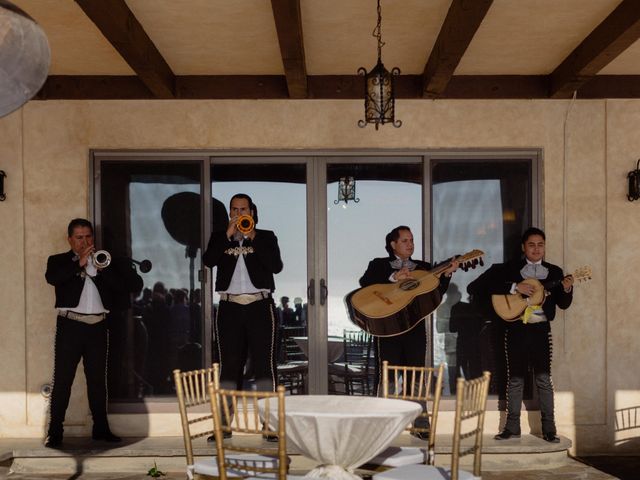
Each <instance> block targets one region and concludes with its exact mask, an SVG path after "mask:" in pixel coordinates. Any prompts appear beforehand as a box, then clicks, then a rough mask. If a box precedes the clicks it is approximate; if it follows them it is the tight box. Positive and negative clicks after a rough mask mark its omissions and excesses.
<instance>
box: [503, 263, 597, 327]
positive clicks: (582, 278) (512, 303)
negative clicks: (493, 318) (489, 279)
mask: <svg viewBox="0 0 640 480" xmlns="http://www.w3.org/2000/svg"><path fill="white" fill-rule="evenodd" d="M591 275H592V272H591V267H589V266H584V267H581V268H578V269H577V270H576V271H575V272H573V273H572V274H571V276H572V277H573V279H574V285H577V284H578V283H581V282H586V281H587V280H591ZM523 282H524V283H526V284H528V285H531V286H532V287H533V288H534V291H533V293H532V294H531V296H529V297H526V296H524V295H522V294H521V293H507V294H504V295H491V303H492V305H493V309H494V311H495V312H496V313H497V314H498V316H499V317H500V318H502V319H503V320H506V321H507V322H515V321H516V320H520V319H521V317H522V313H523V312H524V311H525V309H526V308H527V307H528V306H530V305H542V303H543V302H544V299H545V297H546V291H547V290H550V289H552V288H553V287H555V286H557V285H559V284H560V283H561V282H562V280H554V281H551V282H544V283H540V281H539V280H536V279H535V278H528V279H526V280H523Z"/></svg>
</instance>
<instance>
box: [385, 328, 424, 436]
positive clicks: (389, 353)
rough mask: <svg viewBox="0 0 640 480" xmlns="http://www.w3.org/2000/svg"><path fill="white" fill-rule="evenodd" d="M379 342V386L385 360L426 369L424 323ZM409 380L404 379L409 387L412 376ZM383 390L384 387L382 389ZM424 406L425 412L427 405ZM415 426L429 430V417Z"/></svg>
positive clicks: (415, 423) (415, 422) (419, 418)
mask: <svg viewBox="0 0 640 480" xmlns="http://www.w3.org/2000/svg"><path fill="white" fill-rule="evenodd" d="M377 340H378V358H379V359H380V360H379V369H380V373H379V374H378V378H379V381H378V385H380V386H381V385H382V362H384V361H385V360H386V361H387V362H389V365H402V366H408V367H424V366H425V362H426V356H427V332H426V331H425V324H424V322H420V323H418V325H416V326H415V327H413V328H412V329H411V330H409V331H408V332H405V333H403V334H401V335H396V336H394V337H377ZM407 376H408V377H409V378H404V379H402V381H403V382H406V383H407V385H411V383H412V382H413V378H412V376H411V374H408V375H407ZM380 388H382V387H380ZM421 405H422V409H423V411H425V410H426V405H423V404H422V403H421ZM414 426H416V427H424V428H427V427H428V426H429V419H428V418H427V417H418V418H417V419H416V420H415V421H414Z"/></svg>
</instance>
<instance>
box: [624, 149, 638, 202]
mask: <svg viewBox="0 0 640 480" xmlns="http://www.w3.org/2000/svg"><path fill="white" fill-rule="evenodd" d="M627 179H628V180H629V192H628V193H627V200H629V201H630V202H633V201H634V200H638V199H640V159H638V162H637V163H636V169H635V170H631V171H630V172H629V174H628V175H627Z"/></svg>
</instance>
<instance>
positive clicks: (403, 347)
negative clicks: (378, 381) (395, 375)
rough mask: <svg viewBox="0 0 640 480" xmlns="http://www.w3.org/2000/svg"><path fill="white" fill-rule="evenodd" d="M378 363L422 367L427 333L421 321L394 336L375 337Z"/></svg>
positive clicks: (425, 351)
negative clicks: (385, 362) (384, 362)
mask: <svg viewBox="0 0 640 480" xmlns="http://www.w3.org/2000/svg"><path fill="white" fill-rule="evenodd" d="M377 339H378V358H379V359H380V365H382V362H383V361H385V360H386V361H388V362H389V365H403V366H404V365H406V366H409V367H424V365H425V361H426V355H427V333H426V331H425V326H424V323H423V322H420V323H419V324H418V325H416V326H415V327H413V328H412V329H411V330H409V331H408V332H405V333H403V334H401V335H396V336H394V337H377Z"/></svg>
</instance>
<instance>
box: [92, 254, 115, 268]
mask: <svg viewBox="0 0 640 480" xmlns="http://www.w3.org/2000/svg"><path fill="white" fill-rule="evenodd" d="M91 258H92V260H93V264H94V265H95V266H96V267H97V268H107V267H108V266H109V265H110V264H111V254H110V253H109V252H107V251H106V250H98V251H97V252H93V253H92V254H91Z"/></svg>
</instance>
